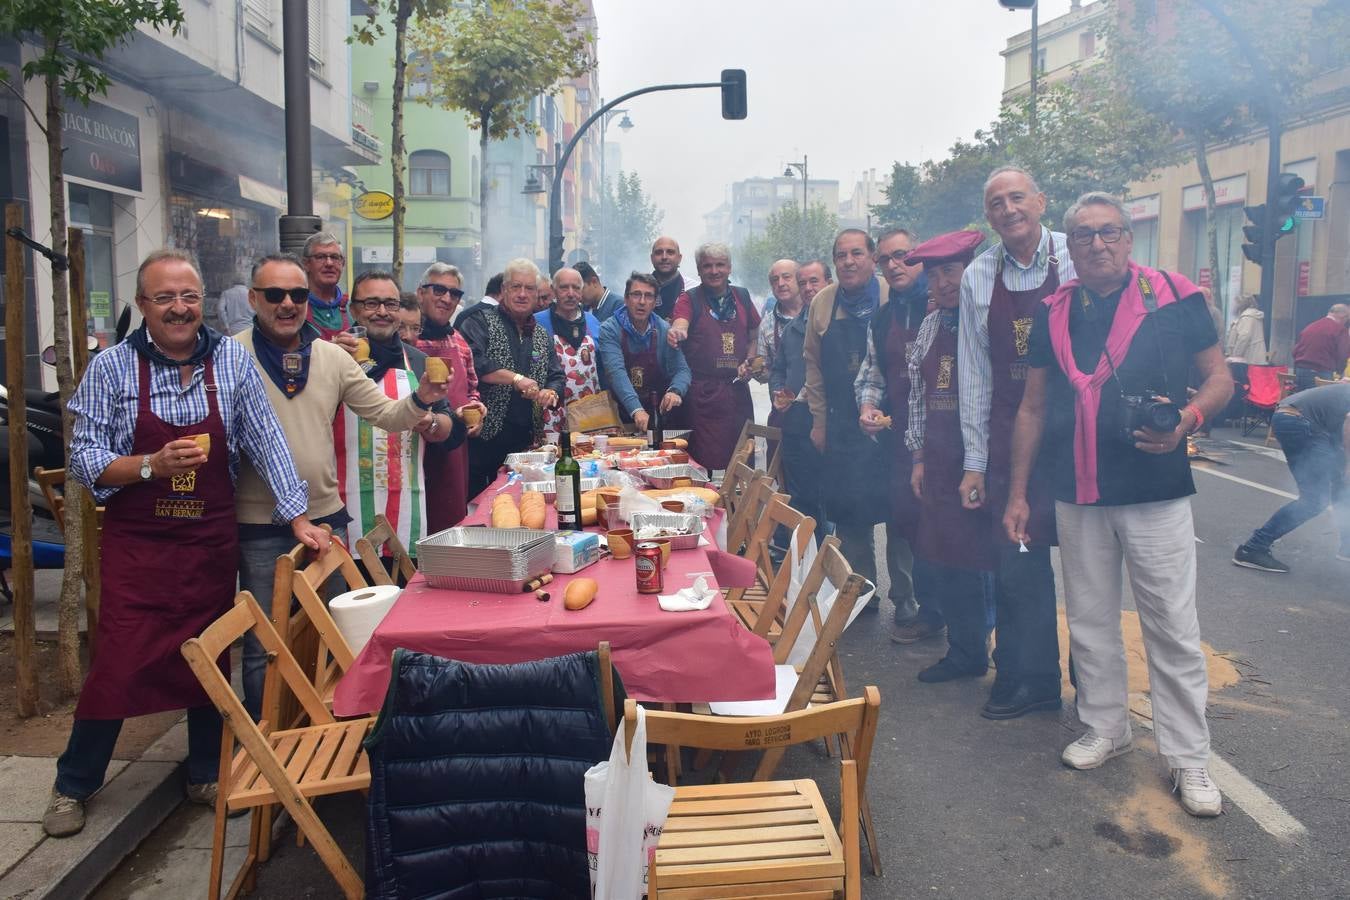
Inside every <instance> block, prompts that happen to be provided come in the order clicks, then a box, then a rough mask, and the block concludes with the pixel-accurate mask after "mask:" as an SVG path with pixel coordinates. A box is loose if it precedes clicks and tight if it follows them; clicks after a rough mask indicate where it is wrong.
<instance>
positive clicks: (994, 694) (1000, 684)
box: [985, 673, 1018, 709]
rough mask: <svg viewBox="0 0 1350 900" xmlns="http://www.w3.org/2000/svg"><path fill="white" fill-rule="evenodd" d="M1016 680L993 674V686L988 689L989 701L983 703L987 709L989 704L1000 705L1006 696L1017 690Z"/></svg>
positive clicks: (1005, 699)
mask: <svg viewBox="0 0 1350 900" xmlns="http://www.w3.org/2000/svg"><path fill="white" fill-rule="evenodd" d="M1017 687H1018V685H1017V682H1016V681H1015V680H1013V679H1012V678H1007V677H1004V678H1000V677H999V676H998V675H997V673H996V674H995V675H994V686H993V687H991V688H990V689H989V702H988V703H986V704H985V708H986V709H988V708H989V707H991V706H1002V705H1003V704H1004V703H1006V702H1007V700H1008V698H1009V697H1011V696H1012V695H1013V694H1014V693H1016V692H1017Z"/></svg>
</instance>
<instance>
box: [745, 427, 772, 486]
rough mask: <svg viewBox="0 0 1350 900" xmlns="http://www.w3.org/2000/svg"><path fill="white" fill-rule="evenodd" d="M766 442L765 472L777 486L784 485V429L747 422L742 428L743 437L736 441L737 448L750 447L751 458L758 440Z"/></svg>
mask: <svg viewBox="0 0 1350 900" xmlns="http://www.w3.org/2000/svg"><path fill="white" fill-rule="evenodd" d="M761 438H762V439H763V440H764V456H765V460H766V462H765V465H764V471H765V472H768V473H769V477H770V478H772V479H773V483H774V484H775V485H781V484H782V483H783V461H782V459H781V458H780V451H781V450H782V449H783V429H781V428H778V427H777V426H774V425H757V424H755V423H754V422H746V423H745V424H744V425H743V426H741V435H740V437H739V438H737V439H736V446H737V448H743V447H746V446H748V447H749V448H750V453H751V458H753V454H754V453H755V452H756V450H755V448H756V447H757V446H758V439H761Z"/></svg>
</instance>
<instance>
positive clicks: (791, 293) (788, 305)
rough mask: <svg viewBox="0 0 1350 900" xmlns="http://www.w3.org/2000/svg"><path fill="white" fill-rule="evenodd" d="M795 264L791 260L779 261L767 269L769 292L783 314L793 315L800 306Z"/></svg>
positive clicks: (799, 290)
mask: <svg viewBox="0 0 1350 900" xmlns="http://www.w3.org/2000/svg"><path fill="white" fill-rule="evenodd" d="M797 268H798V267H797V263H796V261H795V260H791V259H780V260H778V262H776V263H774V264H773V265H772V266H770V267H769V290H771V291H773V298H774V300H776V301H778V303H779V304H780V305H781V306H782V307H783V312H784V313H787V314H789V315H792V314H795V313H796V311H797V309H798V307H799V306H800V304H801V289H800V288H799V287H797Z"/></svg>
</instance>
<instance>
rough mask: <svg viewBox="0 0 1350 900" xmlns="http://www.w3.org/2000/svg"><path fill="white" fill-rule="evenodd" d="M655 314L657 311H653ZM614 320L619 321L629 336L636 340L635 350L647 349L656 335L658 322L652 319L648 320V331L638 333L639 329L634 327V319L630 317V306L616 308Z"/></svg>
mask: <svg viewBox="0 0 1350 900" xmlns="http://www.w3.org/2000/svg"><path fill="white" fill-rule="evenodd" d="M653 315H655V313H653ZM614 321H616V322H618V323H619V327H620V328H622V329H623V330H624V331H625V332H627V333H628V336H629V337H630V338H631V339H632V340H633V341H634V342H636V346H635V347H634V348H633V349H634V350H646V349H647V347H648V346H650V344H651V341H652V338H654V337H655V336H656V323H655V322H653V321H652V320H651V319H648V320H647V333H646V334H638V330H637V329H636V328H634V327H633V320H632V319H630V318H629V317H628V307H626V306H620V307H619V308H618V309H616V310H614Z"/></svg>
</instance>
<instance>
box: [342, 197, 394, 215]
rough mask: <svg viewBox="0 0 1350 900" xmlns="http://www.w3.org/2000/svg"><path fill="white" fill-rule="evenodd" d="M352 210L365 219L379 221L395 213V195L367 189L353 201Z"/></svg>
mask: <svg viewBox="0 0 1350 900" xmlns="http://www.w3.org/2000/svg"><path fill="white" fill-rule="evenodd" d="M352 210H353V211H354V212H355V213H356V214H357V215H358V216H360V217H361V218H363V219H371V220H372V221H376V222H378V221H379V220H380V219H387V218H389V217H390V216H392V215H393V214H394V197H393V195H391V194H388V193H386V192H384V191H366V192H365V193H364V194H359V195H357V197H356V199H355V200H353V201H352Z"/></svg>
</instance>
